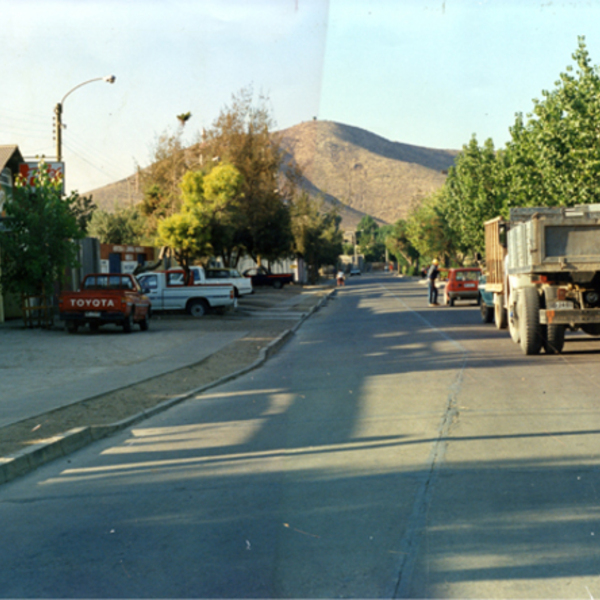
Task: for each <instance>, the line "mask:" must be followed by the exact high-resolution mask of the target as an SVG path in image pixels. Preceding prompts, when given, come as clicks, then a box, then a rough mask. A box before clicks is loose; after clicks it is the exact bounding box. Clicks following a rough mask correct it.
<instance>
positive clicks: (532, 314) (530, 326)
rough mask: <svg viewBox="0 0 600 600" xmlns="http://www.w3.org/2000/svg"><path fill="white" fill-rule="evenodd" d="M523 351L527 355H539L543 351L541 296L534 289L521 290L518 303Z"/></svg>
mask: <svg viewBox="0 0 600 600" xmlns="http://www.w3.org/2000/svg"><path fill="white" fill-rule="evenodd" d="M518 305H519V308H518V313H519V333H520V338H521V340H520V343H521V350H523V352H524V353H525V354H539V352H540V350H541V349H542V342H543V340H542V326H541V325H540V295H539V294H538V291H537V290H536V288H534V287H526V288H523V289H522V290H520V293H519V301H518Z"/></svg>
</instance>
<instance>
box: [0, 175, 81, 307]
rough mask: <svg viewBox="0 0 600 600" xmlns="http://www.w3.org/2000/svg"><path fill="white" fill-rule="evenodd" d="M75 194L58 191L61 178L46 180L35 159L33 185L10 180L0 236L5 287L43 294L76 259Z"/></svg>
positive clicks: (78, 234) (49, 292)
mask: <svg viewBox="0 0 600 600" xmlns="http://www.w3.org/2000/svg"><path fill="white" fill-rule="evenodd" d="M78 201H79V195H78V194H77V193H76V192H74V193H72V194H71V195H69V196H67V197H63V195H62V181H61V180H60V179H51V178H50V176H49V175H48V167H47V166H46V165H45V164H44V163H40V166H39V168H38V171H37V173H36V175H35V181H34V186H29V185H28V184H27V183H26V182H25V181H24V180H23V179H21V178H18V179H17V181H16V182H15V188H14V194H13V196H12V198H11V197H9V198H8V199H7V200H6V202H5V203H4V210H5V212H6V228H7V230H8V231H5V232H3V233H2V235H0V251H1V254H2V272H1V275H0V284H1V285H2V288H3V289H4V290H6V291H9V292H10V291H12V292H16V293H22V294H24V295H27V296H39V297H44V298H49V297H51V296H52V293H53V289H54V284H55V283H56V282H61V281H62V278H63V274H64V272H65V269H67V268H69V267H72V266H74V265H75V264H76V262H77V251H78V246H77V243H76V240H78V239H81V238H82V237H83V235H84V234H83V231H82V230H81V228H80V227H79V223H78V218H77V217H78V214H77V211H76V207H77V205H78Z"/></svg>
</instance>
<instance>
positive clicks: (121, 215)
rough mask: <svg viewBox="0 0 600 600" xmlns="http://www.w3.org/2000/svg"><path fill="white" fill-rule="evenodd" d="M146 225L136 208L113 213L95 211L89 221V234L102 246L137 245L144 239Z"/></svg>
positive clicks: (122, 209)
mask: <svg viewBox="0 0 600 600" xmlns="http://www.w3.org/2000/svg"><path fill="white" fill-rule="evenodd" d="M145 229H146V223H145V221H144V218H143V216H142V215H141V214H140V212H139V211H138V210H137V208H136V207H128V208H120V209H117V210H115V212H113V213H109V212H107V211H104V210H97V211H96V212H95V213H94V214H93V216H92V219H91V221H90V225H89V234H90V235H91V236H93V237H97V238H98V239H99V240H100V242H101V243H103V244H133V245H138V244H140V243H141V242H142V240H143V238H144V232H145Z"/></svg>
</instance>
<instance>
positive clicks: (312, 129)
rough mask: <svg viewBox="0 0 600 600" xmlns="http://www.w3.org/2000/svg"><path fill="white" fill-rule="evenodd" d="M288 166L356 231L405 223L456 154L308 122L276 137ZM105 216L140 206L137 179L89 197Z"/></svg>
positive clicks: (332, 124) (337, 125) (354, 129)
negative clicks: (367, 222) (366, 224)
mask: <svg viewBox="0 0 600 600" xmlns="http://www.w3.org/2000/svg"><path fill="white" fill-rule="evenodd" d="M275 134H276V135H278V136H279V139H280V141H281V145H282V148H283V149H284V152H285V160H286V162H288V163H289V164H294V165H297V166H298V167H299V168H300V169H301V171H302V175H303V179H302V182H301V185H302V187H303V188H304V189H305V190H306V191H307V192H308V193H309V194H310V195H311V196H313V197H321V198H323V200H324V202H325V204H326V205H329V206H332V207H335V208H336V209H337V210H338V212H339V214H340V216H341V217H342V228H343V229H355V228H356V225H357V224H358V222H359V221H360V219H361V218H362V217H363V216H364V215H365V214H368V215H370V216H372V217H373V218H375V219H376V220H377V221H378V222H379V223H380V224H385V223H394V222H395V221H397V220H398V219H400V218H404V217H406V215H407V214H408V212H409V211H410V208H411V207H412V206H413V205H414V204H415V203H416V202H418V201H419V200H420V199H421V198H423V197H425V196H427V195H429V194H430V193H432V192H434V191H435V190H436V189H439V188H440V187H441V186H442V185H443V184H444V181H445V179H446V174H445V173H446V172H447V169H449V168H450V167H451V166H452V164H453V163H454V159H455V157H456V156H457V155H458V151H457V150H437V149H432V148H426V147H422V146H414V145H410V144H404V143H401V142H393V141H390V140H388V139H386V138H384V137H383V136H380V135H377V134H375V133H371V132H369V131H367V130H365V129H361V128H359V127H354V126H352V125H344V124H342V123H337V122H335V121H318V120H313V121H307V122H303V123H300V124H298V125H294V126H292V127H289V128H287V129H283V130H280V131H277V132H275ZM90 194H91V195H92V196H93V198H94V201H95V202H96V204H97V205H98V207H99V208H101V209H103V210H107V211H112V210H115V208H118V207H121V206H132V205H135V204H137V203H139V202H141V201H142V199H143V193H142V190H141V188H140V184H139V176H138V174H137V173H136V174H133V175H131V176H129V177H126V178H125V179H122V180H120V181H116V182H114V183H111V184H108V185H106V186H103V187H101V188H97V189H95V190H91V191H89V192H86V194H85V195H90Z"/></svg>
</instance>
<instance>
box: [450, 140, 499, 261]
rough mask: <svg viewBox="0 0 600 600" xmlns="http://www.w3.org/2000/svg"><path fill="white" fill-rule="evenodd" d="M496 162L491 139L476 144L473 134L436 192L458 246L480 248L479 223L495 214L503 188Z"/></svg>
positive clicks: (467, 249) (470, 249)
mask: <svg viewBox="0 0 600 600" xmlns="http://www.w3.org/2000/svg"><path fill="white" fill-rule="evenodd" d="M498 177H499V176H498V166H497V161H496V152H495V150H494V144H493V142H492V140H491V139H488V140H486V142H485V143H484V145H483V146H479V144H478V143H477V139H476V137H475V136H472V138H471V140H470V142H469V143H468V144H467V145H465V146H463V149H462V152H461V153H460V154H459V155H458V157H457V158H456V160H455V164H454V166H453V167H451V168H450V170H449V173H448V179H447V180H446V183H445V186H444V188H443V193H442V195H441V196H440V201H441V202H440V208H441V214H442V216H443V218H444V219H445V221H446V223H447V226H448V228H449V231H450V234H451V235H452V238H453V240H454V241H455V243H456V246H457V248H458V249H460V250H461V251H462V252H463V253H465V254H466V253H469V252H480V253H483V252H484V246H485V240H484V228H483V223H484V222H485V221H487V220H488V219H492V218H494V217H496V216H498V215H499V214H500V213H501V211H502V209H503V207H504V203H505V201H506V190H505V189H504V188H503V187H502V186H499V185H497V180H498Z"/></svg>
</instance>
